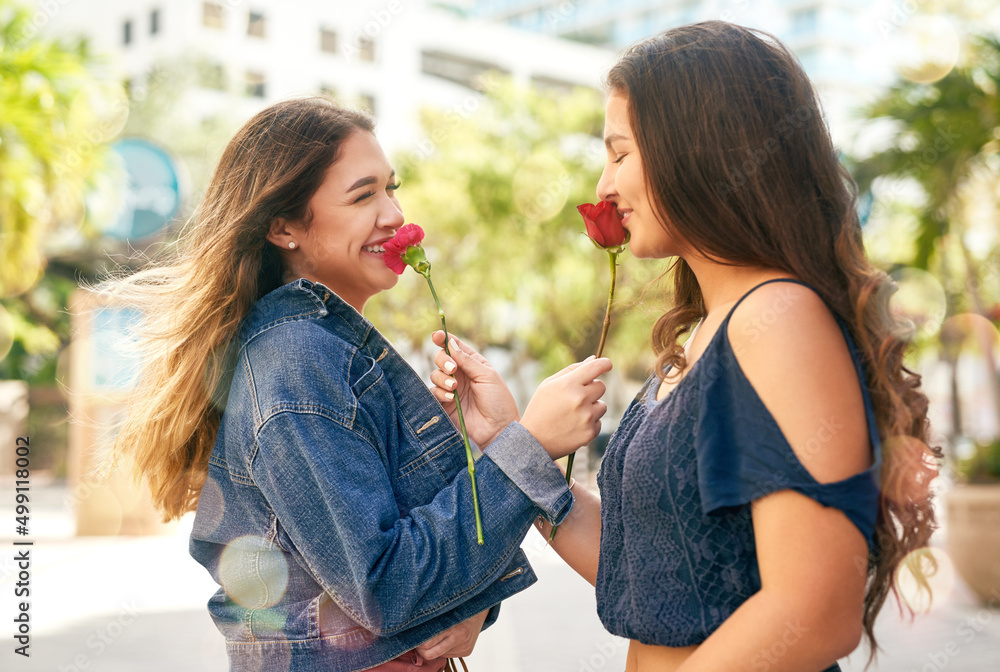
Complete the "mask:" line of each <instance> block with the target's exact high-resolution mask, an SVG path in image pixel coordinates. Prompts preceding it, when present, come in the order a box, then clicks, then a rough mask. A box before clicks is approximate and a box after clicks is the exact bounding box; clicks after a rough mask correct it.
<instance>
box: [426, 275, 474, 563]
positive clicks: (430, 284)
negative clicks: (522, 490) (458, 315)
mask: <svg viewBox="0 0 1000 672" xmlns="http://www.w3.org/2000/svg"><path fill="white" fill-rule="evenodd" d="M423 275H424V278H426V279H427V286H428V287H430V289H431V294H432V295H433V296H434V303H436V304H437V309H438V317H440V318H441V328H442V329H443V330H444V351H445V353H447V355H448V356H449V357H451V347H450V345H449V343H450V341H451V337H449V336H448V324H447V322H445V319H444V309H443V308H441V299H439V298H438V295H437V292H436V291H434V283H433V282H431V276H430V273H427V274H423ZM455 409H456V410H457V411H458V424H459V426H460V427H461V428H462V442H463V443H464V444H465V459H466V461H467V462H468V464H469V477H470V478H471V479H472V508H473V509H474V510H475V513H476V541H478V542H479V545H480V546H482V545H483V520H482V518H481V517H480V515H479V492H478V488H476V461H475V459H474V458H473V457H472V446H471V445H470V444H469V432H468V430H466V429H465V416H463V415H462V402H460V401H459V400H458V389H457V388H456V389H455Z"/></svg>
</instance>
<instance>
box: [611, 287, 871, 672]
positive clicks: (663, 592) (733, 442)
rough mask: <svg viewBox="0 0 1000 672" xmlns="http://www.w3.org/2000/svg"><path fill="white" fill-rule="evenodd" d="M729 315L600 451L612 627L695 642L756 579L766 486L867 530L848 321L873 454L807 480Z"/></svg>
mask: <svg viewBox="0 0 1000 672" xmlns="http://www.w3.org/2000/svg"><path fill="white" fill-rule="evenodd" d="M771 282H774V281H771ZM763 284H767V283H763ZM800 284H801V283H800ZM758 286H759V285H758ZM755 289H756V288H755ZM751 291H753V290H751ZM740 301H742V299H740ZM736 305H737V306H738V305H739V302H737V304H736ZM735 309H736V306H734V307H733V310H735ZM731 316H732V311H730V313H729V315H728V316H727V317H726V319H725V320H724V321H723V323H722V325H721V326H720V327H719V330H718V331H717V332H716V333H715V335H714V336H713V337H712V340H711V342H710V343H709V345H708V347H707V349H706V350H705V352H704V353H703V354H702V356H701V357H700V358H699V359H698V361H696V362H695V363H694V365H693V366H692V368H691V371H689V372H688V374H687V375H686V376H685V377H684V378H683V379H681V381H680V382H679V383H678V384H677V386H676V387H675V388H674V389H673V390H672V391H671V393H670V394H669V395H667V397H666V398H664V399H663V400H662V401H660V402H657V401H656V393H657V390H658V388H659V385H658V383H659V379H658V378H657V377H656V376H651V377H650V379H649V380H648V381H647V382H646V385H645V386H644V388H643V391H642V392H640V394H639V396H638V397H637V398H636V400H635V401H633V402H632V404H631V406H629V408H628V411H627V412H626V413H625V417H624V418H623V419H622V422H621V425H620V426H619V428H618V431H617V432H615V434H614V436H613V437H612V438H611V442H610V443H609V445H608V449H607V452H606V453H605V456H604V462H603V464H602V467H601V471H600V473H599V474H598V485H599V486H600V489H601V555H600V563H599V566H598V572H597V611H598V615H599V616H600V618H601V621H602V622H603V623H604V626H605V627H606V628H607V629H608V631H610V632H611V633H613V634H616V635H619V636H621V637H627V638H630V639H635V640H638V641H640V642H642V643H645V644H659V645H662V646H688V645H692V644H700V643H701V642H703V641H704V640H705V639H706V638H708V636H709V635H710V634H712V632H714V631H715V629H716V628H718V627H719V626H720V625H721V624H722V622H723V621H725V620H726V619H727V618H728V617H729V616H730V615H731V614H732V613H733V612H734V611H736V609H737V608H738V607H739V606H740V605H741V604H742V603H743V602H745V601H746V600H747V598H749V597H750V596H751V595H753V594H754V593H756V592H757V591H758V590H760V588H761V583H760V571H759V568H758V566H757V556H756V551H755V545H754V533H753V522H752V520H751V516H750V502H752V501H753V500H755V499H759V498H761V497H763V496H764V495H767V494H768V493H771V492H775V491H778V490H787V489H791V490H795V491H797V492H800V493H802V494H804V495H806V496H808V497H810V498H812V499H814V500H816V501H817V502H819V503H821V504H823V505H824V506H830V507H835V508H837V509H840V510H842V511H843V512H844V513H845V514H846V515H847V517H848V518H849V519H850V520H851V522H853V523H854V524H855V525H856V526H857V527H858V529H859V530H861V533H862V534H863V535H864V536H865V538H866V539H867V540H868V543H869V545H871V544H872V542H873V532H874V528H875V519H876V516H877V514H878V494H879V492H878V478H879V469H880V467H881V447H880V441H879V437H878V431H877V428H876V424H875V415H874V412H873V409H872V404H871V399H870V396H869V393H868V389H867V385H866V384H865V382H864V381H865V375H864V366H863V363H862V359H861V356H860V354H859V353H858V351H857V348H856V347H855V345H854V342H853V340H852V339H851V336H850V334H849V332H848V330H847V329H846V327H845V326H844V324H842V323H841V324H840V326H841V329H842V330H843V332H844V337H845V338H846V339H847V343H848V346H849V348H850V351H851V357H852V358H853V360H854V365H855V368H856V371H857V375H858V380H859V384H860V385H861V388H862V394H863V397H864V404H865V411H866V415H867V420H868V429H869V435H870V438H871V444H872V450H873V456H874V460H873V462H874V463H873V465H872V466H871V467H869V468H868V469H867V470H865V471H863V472H861V473H859V474H855V475H853V476H851V477H849V478H847V479H844V480H842V481H837V482H834V483H819V482H818V481H816V479H814V478H813V477H812V475H810V473H809V472H808V471H807V470H806V469H805V467H803V466H802V464H801V462H799V460H798V458H797V457H796V455H795V453H794V451H793V450H792V448H791V446H790V445H789V443H788V440H787V439H786V438H785V436H784V434H782V432H781V430H780V428H779V427H778V424H777V422H776V421H775V419H774V417H773V416H772V415H771V413H770V412H769V411H768V410H767V408H766V407H765V406H764V403H763V402H762V401H761V399H760V397H759V396H757V393H756V391H755V390H754V388H753V386H752V385H751V384H750V381H748V380H747V378H746V376H745V375H744V374H743V371H742V369H741V368H740V365H739V363H738V362H737V360H736V355H735V354H734V353H733V349H732V346H731V345H730V343H729V337H728V334H727V330H728V326H729V319H730V317H731ZM831 429H832V428H831ZM831 669H836V667H834V668H831Z"/></svg>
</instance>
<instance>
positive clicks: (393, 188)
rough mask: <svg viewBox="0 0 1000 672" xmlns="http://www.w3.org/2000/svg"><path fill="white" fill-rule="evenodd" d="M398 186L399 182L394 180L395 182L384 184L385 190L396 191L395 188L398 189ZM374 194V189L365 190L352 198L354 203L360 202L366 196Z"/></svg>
mask: <svg viewBox="0 0 1000 672" xmlns="http://www.w3.org/2000/svg"><path fill="white" fill-rule="evenodd" d="M399 187H400V183H399V182H396V183H395V184H389V185H386V187H385V190H386V191H396V190H397V189H399ZM374 195H375V192H374V191H366V192H365V193H363V194H361V195H360V196H358V197H357V198H356V199H354V202H355V203H360V202H361V201H363V200H365V199H366V198H370V197H372V196H374Z"/></svg>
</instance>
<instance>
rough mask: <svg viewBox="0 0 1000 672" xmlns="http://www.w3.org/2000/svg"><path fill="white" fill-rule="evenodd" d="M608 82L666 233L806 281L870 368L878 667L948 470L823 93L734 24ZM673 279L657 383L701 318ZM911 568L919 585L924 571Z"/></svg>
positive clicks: (768, 40)
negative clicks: (888, 608) (936, 482)
mask: <svg viewBox="0 0 1000 672" xmlns="http://www.w3.org/2000/svg"><path fill="white" fill-rule="evenodd" d="M606 84H607V88H608V90H609V91H610V92H613V93H618V94H621V95H623V96H624V97H625V98H626V99H627V101H628V111H629V119H630V123H631V126H632V129H633V132H634V135H635V138H636V142H637V144H638V148H639V153H640V155H641V157H642V168H643V170H644V173H645V175H646V180H647V182H648V190H649V193H650V198H651V200H652V203H653V207H654V208H655V210H656V212H657V214H658V219H659V221H660V222H661V224H662V226H664V228H665V229H666V230H667V231H668V232H670V233H671V234H673V235H674V236H676V237H678V238H679V239H681V240H684V241H686V242H687V243H689V244H690V245H691V246H692V247H694V248H695V249H697V250H699V251H700V252H702V253H704V254H707V255H710V256H711V257H713V258H716V259H720V260H724V261H723V263H727V264H733V265H740V266H744V265H745V266H759V267H765V268H771V269H776V270H780V271H784V272H785V273H788V274H791V275H793V276H795V277H797V278H799V279H800V280H802V281H804V282H806V283H808V284H809V285H810V286H812V287H813V288H814V289H815V290H816V291H817V292H818V293H819V294H820V296H822V297H823V299H824V300H825V301H826V303H827V304H828V305H829V306H830V307H831V308H832V310H833V311H834V312H835V313H836V315H837V316H838V317H839V318H840V319H841V320H843V321H844V322H845V323H846V324H847V325H848V327H849V330H850V332H851V334H852V336H853V338H854V340H855V341H856V343H857V344H858V346H859V348H860V350H861V352H862V354H863V356H864V359H865V362H866V370H867V374H866V375H867V384H868V387H869V389H870V391H871V397H872V403H873V405H874V407H875V416H876V418H877V420H878V430H879V435H880V437H881V439H882V441H883V446H884V449H883V452H884V457H883V469H882V483H881V485H882V493H881V496H880V509H879V515H878V520H877V524H876V532H875V535H876V543H875V545H874V547H875V550H874V551H873V552H872V553H870V554H869V558H868V562H867V586H866V593H865V607H864V623H863V625H864V632H865V635H866V636H867V638H868V641H869V643H870V645H871V653H870V657H869V661H871V660H873V659H874V657H875V654H876V652H877V650H878V645H877V642H876V640H875V635H874V632H873V628H874V622H875V617H876V615H877V614H878V612H879V610H880V609H881V608H882V605H883V604H884V602H885V600H886V597H887V596H888V594H889V593H890V591H891V592H893V593H894V594H895V595H896V598H897V600H899V598H900V596H899V593H898V592H897V590H896V586H895V583H894V572H895V570H896V568H897V567H898V566H899V565H900V563H901V562H902V561H903V559H904V558H906V556H907V555H908V554H909V553H910V552H911V551H914V550H916V549H919V548H922V547H924V546H926V545H927V544H928V540H929V538H930V536H931V533H932V532H933V531H934V529H935V528H936V523H935V518H934V511H933V509H932V506H931V498H930V493H929V488H928V487H927V481H929V478H927V476H928V474H931V473H933V472H935V471H936V470H935V469H934V468H933V467H929V468H921V465H923V466H925V467H927V466H928V465H930V464H931V463H933V464H936V461H937V460H939V459H940V458H941V451H940V449H939V448H927V447H926V441H927V434H928V422H927V406H928V404H927V397H926V396H925V395H924V394H923V393H922V392H921V391H920V376H918V375H916V374H915V373H913V372H912V371H910V370H908V369H907V368H906V367H905V366H904V364H903V356H904V353H905V350H906V347H907V344H906V342H904V341H902V340H900V338H898V337H897V335H896V334H898V331H897V330H896V329H895V328H894V326H893V325H892V324H891V318H890V317H889V315H890V313H889V311H888V307H887V302H888V297H889V296H890V295H891V293H892V291H893V290H892V283H891V279H890V278H889V277H888V276H886V274H884V273H883V272H881V271H880V270H878V269H877V268H876V267H875V266H874V265H873V264H872V263H871V262H870V261H869V260H868V259H867V258H866V256H865V251H864V244H863V240H862V234H861V227H860V224H859V221H858V217H857V213H856V207H855V202H856V198H857V189H856V187H855V185H854V182H853V180H852V179H851V177H850V175H849V174H848V172H847V171H846V169H844V168H843V166H842V165H841V164H840V161H839V160H838V155H837V152H836V150H835V149H834V146H833V141H832V140H831V138H830V134H829V131H828V129H827V127H826V124H825V123H824V120H823V113H822V110H821V107H820V104H819V101H818V99H817V97H816V94H815V92H814V90H813V88H812V85H811V84H810V82H809V79H808V77H807V76H806V73H805V72H804V71H803V69H802V67H801V66H800V65H799V63H798V61H797V60H796V59H795V57H794V56H793V55H792V54H791V53H790V52H789V51H788V49H786V48H785V47H784V46H783V45H782V44H781V43H780V42H779V41H778V40H777V39H775V38H774V37H773V36H771V35H769V34H767V33H764V32H762V31H758V30H751V29H748V28H743V27H739V26H735V25H732V24H729V23H725V22H722V21H708V22H704V23H698V24H693V25H689V26H682V27H680V28H675V29H672V30H668V31H666V32H663V33H660V34H658V35H656V36H654V37H651V38H649V39H647V40H645V41H643V42H640V43H638V44H636V45H634V46H632V47H630V48H629V49H628V50H626V51H625V52H624V53H623V54H622V56H621V57H620V59H619V61H618V62H617V63H616V65H614V66H613V67H612V68H611V70H610V72H609V74H608V76H607V79H606ZM672 273H673V306H672V307H671V308H670V309H669V310H668V311H667V312H666V313H665V314H664V315H662V316H661V317H660V318H659V320H658V321H657V322H656V325H655V327H654V329H653V350H654V352H655V353H656V355H657V361H656V371H658V372H660V375H663V374H662V372H663V371H664V370H665V368H666V366H667V365H671V366H674V367H677V368H680V369H682V368H683V367H684V365H685V358H684V353H683V350H682V346H681V342H680V337H681V336H683V335H684V334H685V333H687V332H688V331H689V330H690V329H691V328H692V326H693V325H694V323H695V322H697V321H698V320H699V319H700V318H702V317H704V315H705V304H704V300H703V297H702V293H701V289H700V287H699V286H698V282H697V280H696V278H695V276H694V273H693V272H692V271H691V268H690V267H689V266H688V265H687V263H686V262H684V261H683V260H680V259H679V260H677V261H676V263H675V264H673V266H672ZM914 481H916V482H915V483H914ZM907 565H908V566H910V568H911V571H915V573H916V574H917V579H918V581H923V575H922V574H920V568H919V567H914V566H913V565H912V563H910V562H908V563H907ZM923 583H924V586H926V582H925V581H924V582H923ZM900 604H902V602H900ZM908 608H909V607H908ZM911 613H912V609H911Z"/></svg>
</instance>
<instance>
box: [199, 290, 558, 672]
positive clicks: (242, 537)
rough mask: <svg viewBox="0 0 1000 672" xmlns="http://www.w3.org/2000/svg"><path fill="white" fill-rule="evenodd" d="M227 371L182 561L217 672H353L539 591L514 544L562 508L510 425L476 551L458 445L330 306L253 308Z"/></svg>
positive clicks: (549, 473)
mask: <svg viewBox="0 0 1000 672" xmlns="http://www.w3.org/2000/svg"><path fill="white" fill-rule="evenodd" d="M234 367H235V373H234V377H233V381H232V384H231V386H230V389H229V396H228V400H227V402H226V407H225V412H224V414H223V417H222V422H221V426H220V428H219V432H218V437H217V439H216V442H215V446H214V448H213V450H212V453H211V457H210V459H209V475H208V479H207V481H206V483H205V486H204V488H203V489H202V492H201V496H200V499H199V503H198V512H197V515H196V517H195V521H194V528H193V531H192V534H191V545H190V550H191V555H192V556H194V558H195V559H196V560H197V561H198V562H200V563H201V564H203V565H204V566H205V567H206V568H207V569H208V571H209V572H210V573H211V575H212V577H213V578H214V579H215V580H216V582H217V583H218V584H219V585H220V586H221V588H220V590H219V591H218V592H217V593H216V594H215V595H214V596H213V597H212V598H211V600H209V603H208V606H209V611H210V612H211V614H212V617H213V619H214V620H215V623H216V625H217V626H218V627H219V629H220V630H221V631H222V633H223V635H224V636H225V638H226V642H227V650H228V653H229V658H230V663H231V669H233V670H249V669H253V670H282V671H284V670H290V671H292V672H296V671H306V672H313V671H318V670H324V671H332V672H352V671H355V670H363V669H367V668H369V667H373V666H375V665H378V664H381V663H383V662H385V661H388V660H391V659H392V658H395V657H397V656H399V655H401V654H403V653H405V652H406V651H409V650H410V649H413V648H414V647H416V646H417V645H419V644H421V643H423V642H424V641H426V640H428V639H430V638H431V637H433V636H435V635H437V634H439V633H441V632H442V631H444V630H446V629H447V628H449V627H451V626H453V625H455V624H457V623H460V622H461V621H463V620H466V619H468V618H470V617H472V616H473V615H475V614H477V613H479V612H481V611H483V610H486V609H490V608H492V609H491V612H490V614H489V616H488V618H487V621H486V625H490V624H492V622H493V621H494V620H495V619H496V614H497V611H498V609H497V608H493V607H495V606H496V605H498V604H499V603H500V601H501V600H503V599H504V598H507V597H509V596H511V595H513V594H515V593H517V592H520V591H521V590H524V589H525V588H527V587H528V586H529V585H531V584H532V583H534V582H535V580H536V578H535V575H534V572H533V571H532V569H531V566H530V565H529V564H528V562H527V559H526V558H525V556H524V553H523V551H521V549H520V548H519V546H520V543H521V541H522V540H523V539H524V536H525V535H526V534H527V531H528V529H529V528H530V527H531V524H532V521H533V520H534V519H535V518H536V517H537V516H538V515H539V514H541V515H543V516H545V517H546V518H547V519H548V520H549V521H551V522H553V523H558V522H560V521H561V520H562V519H563V518H564V517H565V516H566V514H567V513H568V512H569V510H570V508H571V506H572V501H573V498H572V494H571V493H570V492H569V490H568V489H567V488H566V483H565V480H564V479H563V477H562V474H561V473H560V472H559V470H558V469H557V468H556V467H555V465H554V464H553V463H552V461H551V459H550V458H549V457H548V455H547V454H546V453H545V451H544V449H543V448H542V447H541V446H540V445H539V444H538V443H537V442H536V441H535V440H534V438H533V437H532V436H531V435H530V434H529V433H528V432H527V431H526V430H525V429H524V428H523V427H521V426H520V425H519V424H517V423H512V424H511V425H510V426H508V427H507V428H506V429H505V430H504V431H503V432H502V433H501V434H500V435H499V436H498V437H497V438H496V439H495V440H494V441H493V442H492V443H491V444H490V445H489V446H488V447H487V448H486V450H485V453H484V454H483V455H482V457H480V458H479V459H478V460H477V461H476V480H477V483H478V486H479V500H480V508H481V511H482V521H483V532H484V537H485V542H486V543H485V545H482V546H480V545H478V544H477V542H476V528H475V518H474V515H473V508H472V490H471V480H470V478H469V474H468V469H467V464H466V457H465V449H464V446H463V444H462V438H461V435H460V434H459V433H458V432H457V431H456V429H455V428H454V426H453V425H452V423H451V421H450V419H449V418H448V416H447V414H445V412H444V410H443V409H442V408H441V406H440V404H438V402H437V400H436V399H435V398H434V397H433V395H432V394H431V393H430V391H429V390H428V389H427V386H426V385H425V384H424V383H423V381H422V380H421V379H420V377H419V376H417V375H416V374H415V373H414V371H413V370H412V369H411V368H410V367H409V366H408V365H407V364H406V362H405V361H404V360H403V359H402V357H400V355H399V354H398V353H397V352H396V351H395V350H394V349H393V348H392V346H391V345H389V343H388V342H387V341H386V340H385V338H384V337H383V336H382V335H381V334H380V333H379V332H378V331H377V330H376V329H375V328H374V327H373V326H372V325H371V323H369V322H368V321H367V320H366V319H365V318H364V317H362V316H361V315H360V314H359V313H358V312H357V311H356V310H354V309H353V308H352V307H351V306H349V305H348V304H346V303H345V302H344V301H342V300H341V299H340V298H339V297H337V296H336V295H335V294H333V292H330V291H329V290H327V289H326V288H325V287H324V286H322V285H320V284H314V283H312V282H310V281H308V280H305V279H301V280H297V281H295V282H293V283H290V284H288V285H285V286H284V287H281V288H279V289H276V290H274V291H273V292H271V293H270V294H268V295H267V296H265V297H264V298H262V299H261V300H260V301H258V302H257V304H256V305H255V306H254V308H253V309H252V311H251V313H250V315H249V316H248V317H247V318H246V319H245V320H244V323H243V324H242V326H241V330H240V336H239V350H238V353H237V355H236V362H235V364H234Z"/></svg>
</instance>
